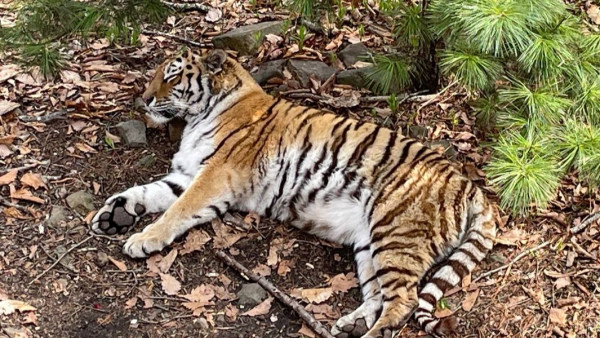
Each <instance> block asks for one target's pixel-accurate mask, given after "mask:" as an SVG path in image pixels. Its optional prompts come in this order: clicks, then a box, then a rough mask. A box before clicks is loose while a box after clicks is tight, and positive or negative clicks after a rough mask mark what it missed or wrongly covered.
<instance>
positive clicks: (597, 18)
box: [587, 4, 600, 25]
mask: <svg viewBox="0 0 600 338" xmlns="http://www.w3.org/2000/svg"><path fill="white" fill-rule="evenodd" d="M587 14H588V16H589V17H590V20H592V22H593V23H595V24H596V25H600V7H598V5H595V4H590V6H589V7H588V9H587Z"/></svg>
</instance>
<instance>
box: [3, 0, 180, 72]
mask: <svg viewBox="0 0 600 338" xmlns="http://www.w3.org/2000/svg"><path fill="white" fill-rule="evenodd" d="M15 9H16V11H17V13H18V14H17V21H16V24H15V25H14V27H0V48H1V49H2V50H17V51H19V53H15V55H17V57H18V58H19V60H20V61H21V62H22V63H24V64H26V65H29V66H37V67H39V68H40V70H41V71H42V73H43V74H44V75H45V76H54V75H56V74H57V73H58V72H59V71H60V69H61V68H62V66H63V65H64V64H65V54H66V53H65V47H64V46H65V44H67V43H68V42H70V41H71V40H73V39H81V40H82V42H84V40H83V38H85V37H87V36H89V35H90V34H95V35H96V36H100V37H102V36H104V37H107V38H108V39H109V40H110V41H117V40H119V41H122V42H126V43H136V42H137V37H138V36H139V33H140V25H141V24H142V23H151V22H161V21H163V20H164V19H165V18H166V16H167V15H168V14H169V10H168V8H166V7H165V6H164V5H163V4H162V3H161V2H160V0H99V1H90V2H82V1H76V0H28V1H19V2H17V3H16V5H15Z"/></svg>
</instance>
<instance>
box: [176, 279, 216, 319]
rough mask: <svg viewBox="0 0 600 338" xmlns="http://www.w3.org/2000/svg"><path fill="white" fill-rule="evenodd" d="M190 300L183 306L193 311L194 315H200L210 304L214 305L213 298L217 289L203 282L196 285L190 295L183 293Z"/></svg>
mask: <svg viewBox="0 0 600 338" xmlns="http://www.w3.org/2000/svg"><path fill="white" fill-rule="evenodd" d="M182 297H184V298H185V299H187V300H189V302H186V303H183V306H185V307H186V308H188V309H190V310H192V311H193V313H192V314H193V315H194V316H199V315H200V314H202V313H203V312H204V308H205V307H206V306H208V305H214V302H212V301H211V300H212V299H213V298H214V297H215V290H214V289H213V287H212V286H211V285H206V284H202V285H200V286H198V287H196V288H195V289H194V290H192V292H191V293H190V294H188V295H183V296H182Z"/></svg>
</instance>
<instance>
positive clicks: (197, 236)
mask: <svg viewBox="0 0 600 338" xmlns="http://www.w3.org/2000/svg"><path fill="white" fill-rule="evenodd" d="M211 240H212V238H211V237H210V236H209V235H208V234H207V233H206V232H204V231H203V230H196V229H193V230H191V231H190V232H189V233H188V235H187V237H186V238H185V242H184V243H183V249H181V254H182V255H186V254H189V253H191V252H194V251H200V250H202V248H203V247H204V244H206V243H208V242H209V241H211Z"/></svg>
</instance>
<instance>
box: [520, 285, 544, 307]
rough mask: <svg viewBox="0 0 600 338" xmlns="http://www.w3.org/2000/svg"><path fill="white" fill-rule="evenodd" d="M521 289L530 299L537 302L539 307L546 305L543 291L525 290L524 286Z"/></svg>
mask: <svg viewBox="0 0 600 338" xmlns="http://www.w3.org/2000/svg"><path fill="white" fill-rule="evenodd" d="M522 288H523V290H524V291H525V293H527V294H528V295H529V297H531V299H533V300H534V301H535V302H537V303H538V304H540V305H544V304H546V297H545V296H544V290H542V289H541V288H540V289H538V290H537V291H534V290H532V289H529V288H526V287H524V286H523V287H522Z"/></svg>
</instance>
